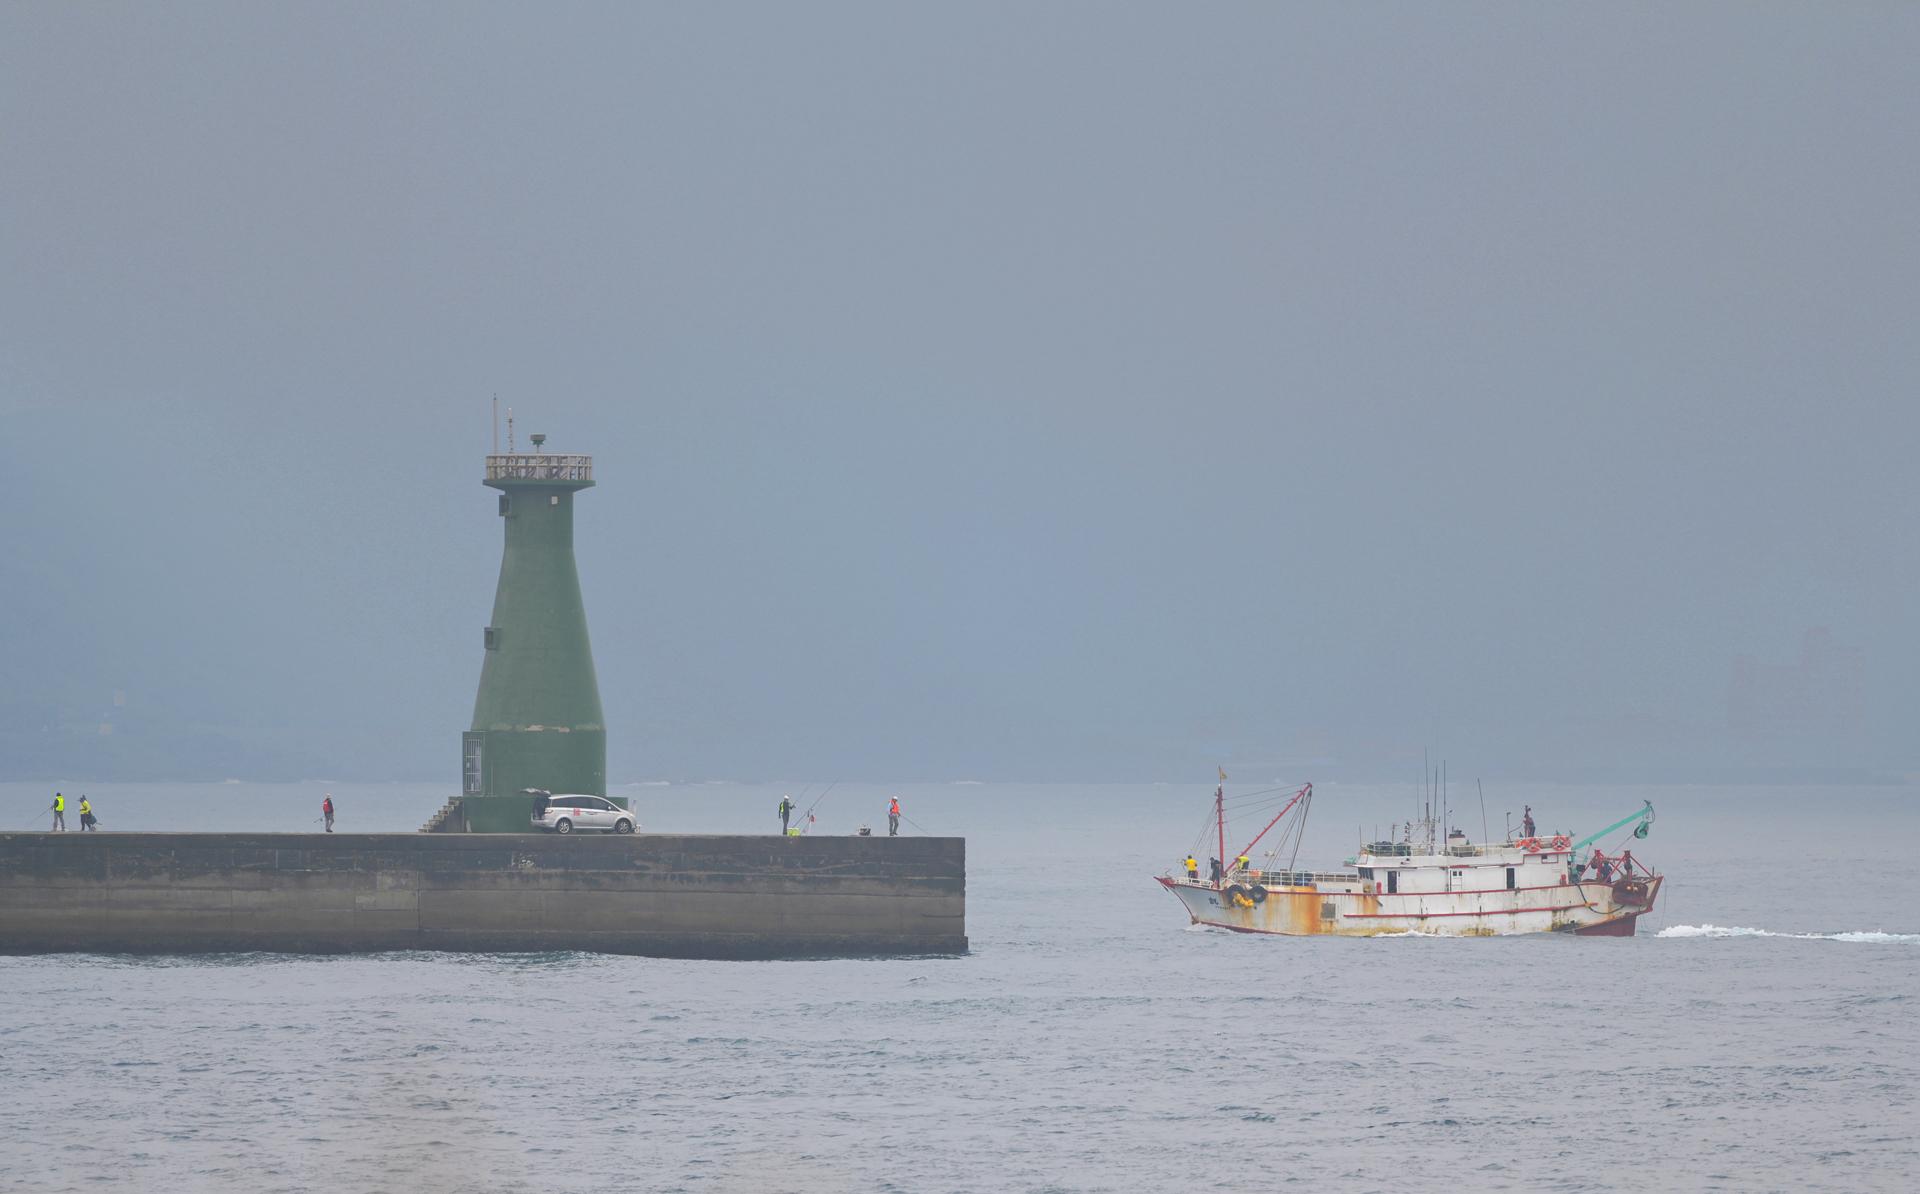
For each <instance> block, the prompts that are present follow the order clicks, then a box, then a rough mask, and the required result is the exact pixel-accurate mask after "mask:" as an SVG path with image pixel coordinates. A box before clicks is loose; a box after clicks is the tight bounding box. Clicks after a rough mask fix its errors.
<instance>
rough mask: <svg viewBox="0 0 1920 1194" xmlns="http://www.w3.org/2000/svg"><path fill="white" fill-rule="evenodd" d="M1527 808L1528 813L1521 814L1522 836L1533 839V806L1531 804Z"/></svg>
mask: <svg viewBox="0 0 1920 1194" xmlns="http://www.w3.org/2000/svg"><path fill="white" fill-rule="evenodd" d="M1526 808H1527V811H1526V812H1524V813H1521V814H1520V836H1521V837H1532V836H1533V806H1532V805H1531V804H1529V805H1527V806H1526Z"/></svg>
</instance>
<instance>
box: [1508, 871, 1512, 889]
mask: <svg viewBox="0 0 1920 1194" xmlns="http://www.w3.org/2000/svg"><path fill="white" fill-rule="evenodd" d="M1507 890H1508V891H1512V890H1513V868H1512V867H1508V868H1507Z"/></svg>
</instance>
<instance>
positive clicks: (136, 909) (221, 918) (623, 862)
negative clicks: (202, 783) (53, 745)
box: [0, 833, 967, 958]
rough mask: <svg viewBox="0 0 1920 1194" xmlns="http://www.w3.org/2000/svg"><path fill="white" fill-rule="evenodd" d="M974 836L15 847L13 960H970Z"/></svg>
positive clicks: (3, 915) (132, 841) (488, 837)
mask: <svg viewBox="0 0 1920 1194" xmlns="http://www.w3.org/2000/svg"><path fill="white" fill-rule="evenodd" d="M966 948H967V938H966V841H965V840H964V839H962V838H883V837H867V838H863V837H741V836H710V835H666V834H635V835H632V836H599V835H593V836H588V835H581V834H576V835H573V836H570V837H551V836H544V835H536V834H516V835H506V834H420V833H412V834H405V833H403V834H345V833H335V834H324V833H320V834H227V833H219V834H214V833H92V834H80V833H66V834H53V833H11V834H0V953H15V954H19V953H59V952H76V951H78V952H94V953H225V952H232V951H240V950H277V951H287V952H298V953H358V952H369V951H378V950H398V949H440V950H483V951H535V950H571V949H581V950H597V951H601V952H606V953H626V954H649V955H655V956H661V957H697V958H780V957H818V956H832V955H876V954H917V953H918V954H924V953H959V952H964V951H965V950H966Z"/></svg>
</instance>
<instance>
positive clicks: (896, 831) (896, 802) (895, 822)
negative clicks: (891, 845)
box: [887, 796, 900, 837]
mask: <svg viewBox="0 0 1920 1194" xmlns="http://www.w3.org/2000/svg"><path fill="white" fill-rule="evenodd" d="M887 836H888V837H899V836H900V798H899V797H898V796H895V797H894V798H893V799H892V801H891V802H889V803H888V805H887Z"/></svg>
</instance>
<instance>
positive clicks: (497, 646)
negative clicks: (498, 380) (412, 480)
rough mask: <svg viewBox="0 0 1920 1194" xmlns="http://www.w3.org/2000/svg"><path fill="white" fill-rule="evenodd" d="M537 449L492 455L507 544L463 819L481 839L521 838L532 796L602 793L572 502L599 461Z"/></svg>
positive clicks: (467, 738)
mask: <svg viewBox="0 0 1920 1194" xmlns="http://www.w3.org/2000/svg"><path fill="white" fill-rule="evenodd" d="M531 438H532V440H533V449H534V450H533V451H532V452H531V453H527V454H524V455H523V454H518V453H514V452H512V451H511V450H509V452H508V454H506V455H492V456H488V457H487V475H486V482H485V483H486V484H487V485H489V486H491V487H492V488H494V489H497V490H499V491H500V518H501V521H502V523H503V524H504V526H505V527H506V548H505V551H504V552H503V553H502V554H501V557H500V584H499V587H498V588H496V589H495V590H494V596H493V620H492V622H491V623H490V624H489V625H488V626H487V628H486V633H485V643H486V650H485V655H484V659H485V662H484V663H483V664H482V665H481V668H480V691H479V695H478V696H477V697H476V698H475V699H474V702H473V728H472V729H471V730H469V731H468V732H467V733H465V734H463V735H461V753H462V755H463V764H464V765H463V768H462V783H461V796H462V799H461V802H460V803H461V814H462V815H461V820H462V821H464V823H465V824H464V827H465V828H466V829H467V830H468V831H470V832H476V833H487V832H493V833H500V832H510V833H524V832H526V831H527V828H528V820H529V818H530V816H531V813H532V805H533V799H532V797H531V796H528V795H526V794H525V790H526V789H529V788H534V789H544V790H546V791H550V792H575V793H586V794H590V795H595V796H604V795H606V791H607V730H606V724H605V722H604V720H603V719H602V717H601V713H600V685H599V681H598V680H597V679H596V678H595V677H594V672H593V647H592V645H591V644H590V643H589V642H588V641H587V613H586V610H585V608H584V607H583V606H582V605H581V603H580V574H579V572H578V570H577V569H576V568H575V567H574V562H573V498H574V495H575V494H576V493H578V492H580V491H581V490H583V489H587V488H590V487H591V486H592V485H593V457H591V456H572V455H560V454H555V453H549V452H546V451H545V450H544V447H545V444H546V438H547V437H546V436H544V435H535V436H533V437H531Z"/></svg>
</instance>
